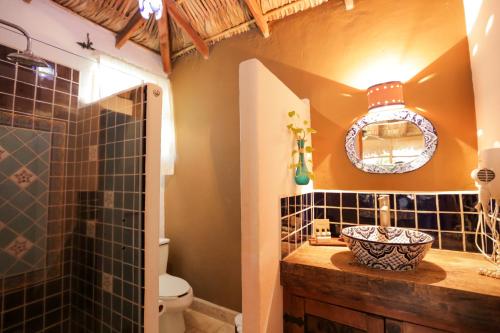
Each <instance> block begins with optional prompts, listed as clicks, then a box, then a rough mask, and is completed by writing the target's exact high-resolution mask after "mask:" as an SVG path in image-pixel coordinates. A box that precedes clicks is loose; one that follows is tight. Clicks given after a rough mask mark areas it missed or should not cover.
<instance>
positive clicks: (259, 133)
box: [239, 59, 312, 333]
mask: <svg viewBox="0 0 500 333" xmlns="http://www.w3.org/2000/svg"><path fill="white" fill-rule="evenodd" d="M239 74H240V77H239V91H240V144H241V145H240V165H241V166H240V175H241V243H242V244H241V247H242V249H241V250H242V258H241V259H242V287H243V288H242V289H243V330H244V331H245V332H259V333H260V332H282V331H283V322H282V317H283V307H282V290H281V286H280V280H279V261H280V256H281V253H280V251H281V250H280V197H283V196H289V195H293V194H299V193H305V192H307V191H310V190H311V189H312V182H311V183H310V184H309V185H308V186H296V185H295V183H294V180H293V171H292V170H290V169H289V168H288V166H289V165H290V164H291V162H292V160H291V154H292V150H293V149H294V142H293V137H292V136H291V134H290V133H289V131H288V129H287V128H286V125H287V124H288V123H289V122H290V120H289V118H288V114H287V113H288V111H290V110H295V111H297V112H298V113H299V114H300V116H301V118H302V119H303V120H310V112H309V103H308V101H307V100H306V101H302V100H301V99H300V98H299V97H297V96H296V95H295V94H294V93H293V92H292V91H291V90H290V89H288V87H287V86H285V85H284V84H283V83H282V82H281V81H280V80H279V79H278V78H277V77H276V76H275V75H274V74H273V73H271V72H270V71H269V70H268V69H267V68H266V67H265V66H264V65H263V64H262V63H260V62H259V61H258V60H256V59H251V60H248V61H245V62H243V63H241V64H240V73H239Z"/></svg>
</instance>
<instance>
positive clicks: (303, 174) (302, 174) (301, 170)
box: [295, 139, 310, 185]
mask: <svg viewBox="0 0 500 333" xmlns="http://www.w3.org/2000/svg"><path fill="white" fill-rule="evenodd" d="M297 146H298V148H299V163H298V165H297V168H296V169H295V184H297V185H307V184H309V180H310V178H309V170H307V164H306V161H305V157H304V146H305V140H303V139H301V140H297Z"/></svg>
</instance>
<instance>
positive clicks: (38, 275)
mask: <svg viewBox="0 0 500 333" xmlns="http://www.w3.org/2000/svg"><path fill="white" fill-rule="evenodd" d="M11 52H16V50H14V49H11V48H8V47H6V46H3V45H0V125H3V126H1V128H3V130H5V128H7V130H8V131H14V132H16V133H21V134H19V135H17V134H16V135H10V136H9V138H10V139H9V140H7V141H8V143H6V144H0V146H1V148H0V155H1V156H0V179H1V180H0V195H5V193H7V194H9V198H8V201H9V202H8V205H9V207H7V206H6V203H5V202H4V201H6V200H5V199H4V198H3V197H2V198H1V200H0V206H2V208H1V209H3V211H4V212H5V213H6V214H3V213H2V214H0V220H1V222H0V232H2V233H6V232H7V231H10V232H11V233H12V234H14V236H16V235H17V236H16V238H15V239H17V243H16V242H13V240H14V239H13V238H12V236H6V237H3V235H2V236H1V237H0V239H3V243H2V244H0V261H5V260H8V259H5V258H9V257H8V256H7V255H5V253H1V252H2V251H4V252H5V251H8V252H10V253H8V255H11V256H17V257H16V258H18V259H19V262H21V263H23V264H24V265H25V266H23V265H17V266H16V267H17V268H16V269H22V270H24V271H25V272H24V273H20V274H14V275H8V276H3V273H0V312H1V313H0V331H1V332H4V331H5V332H10V331H13V332H14V331H15V332H35V331H42V330H43V331H47V332H49V331H58V332H68V331H69V309H70V273H71V271H70V261H71V245H72V244H71V237H70V236H71V234H72V232H73V221H72V217H73V209H72V201H71V199H72V198H71V196H67V195H66V192H65V186H67V184H71V181H68V177H67V171H66V166H67V163H66V162H67V161H66V158H69V157H71V156H72V154H71V153H70V152H71V151H72V149H70V146H69V144H68V142H69V141H70V138H72V137H73V136H74V135H75V134H76V131H75V130H74V129H73V130H71V129H72V128H74V127H73V126H71V124H70V119H71V118H72V116H71V114H72V113H73V114H75V113H76V104H73V105H71V104H68V105H67V106H66V105H63V106H61V107H62V108H67V109H68V110H69V116H68V117H65V115H61V113H60V112H56V116H57V117H54V113H53V110H54V105H53V102H54V92H55V90H54V88H55V82H56V80H57V77H56V78H54V77H53V76H51V75H48V74H46V73H37V71H35V70H33V69H32V68H28V67H24V66H20V65H17V64H14V63H12V62H9V61H7V60H6V58H5V55H6V54H8V53H11ZM52 65H53V66H56V65H55V64H52ZM69 70H70V71H71V73H72V76H71V77H72V78H71V79H69V80H68V84H66V85H65V86H70V87H71V89H73V87H74V86H75V87H78V80H79V73H78V71H76V70H73V69H69ZM61 79H64V78H62V77H61ZM63 85H64V84H63ZM60 87H61V84H60ZM70 94H71V96H72V98H73V99H74V101H75V102H76V100H77V98H78V96H77V95H78V90H74V91H73V90H72V91H71V92H70ZM75 102H73V103H75ZM74 118H75V117H74V116H73V119H74ZM1 131H2V130H0V133H1ZM30 135H36V136H37V137H36V138H37V139H36V140H30ZM1 136H2V134H0V137H1ZM13 149H14V150H15V152H14V157H15V161H16V163H14V162H12V160H11V158H9V156H7V154H6V152H7V151H9V154H11V151H12V150H13ZM2 151H3V152H4V153H2ZM2 156H3V157H2ZM10 157H12V156H10ZM40 161H42V162H43V163H39V162H40ZM47 161H48V162H47ZM47 164H48V165H47ZM16 167H17V169H16ZM14 174H16V175H17V177H16V176H15V175H14ZM23 203H24V204H25V206H24V207H22V211H21V210H20V209H18V208H21V207H20V206H19V205H21V204H23ZM26 203H27V204H26ZM16 212H17V215H16ZM7 213H8V214H7ZM7 219H9V222H8V223H5V220H7ZM7 240H10V242H7ZM0 243H1V241H0ZM4 243H5V244H4ZM39 264H40V266H39ZM27 266H30V268H28V267H27ZM5 267H6V266H4V265H3V264H0V270H5V269H7V268H5ZM11 267H12V266H11ZM9 274H10V273H9ZM2 299H10V300H14V299H15V300H16V301H15V302H14V301H12V302H11V301H10V300H9V301H8V303H7V304H6V305H7V307H2V305H1V303H2V302H1V300H2ZM2 318H3V319H2Z"/></svg>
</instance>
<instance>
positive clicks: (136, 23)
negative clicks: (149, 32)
mask: <svg viewBox="0 0 500 333" xmlns="http://www.w3.org/2000/svg"><path fill="white" fill-rule="evenodd" d="M145 23H146V20H145V19H144V18H143V17H142V16H141V13H140V12H139V10H137V12H136V13H135V14H134V16H132V18H131V19H130V20H129V21H128V22H127V25H125V27H124V28H123V29H122V30H120V31H119V32H118V33H117V34H116V43H115V46H116V47H117V48H121V47H122V46H123V45H125V43H126V42H127V41H128V40H129V39H130V37H132V35H133V34H134V32H136V31H137V30H138V29H139V28H140V27H142V26H143V25H144V24H145Z"/></svg>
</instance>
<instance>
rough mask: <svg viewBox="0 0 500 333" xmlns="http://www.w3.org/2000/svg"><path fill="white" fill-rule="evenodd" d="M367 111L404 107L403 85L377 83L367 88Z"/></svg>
mask: <svg viewBox="0 0 500 333" xmlns="http://www.w3.org/2000/svg"><path fill="white" fill-rule="evenodd" d="M366 94H367V97H368V110H372V109H375V108H379V107H383V106H389V105H404V104H405V101H404V98H403V84H402V83H401V82H399V81H390V82H385V83H379V84H376V85H374V86H371V87H370V88H368V90H367V92H366Z"/></svg>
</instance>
